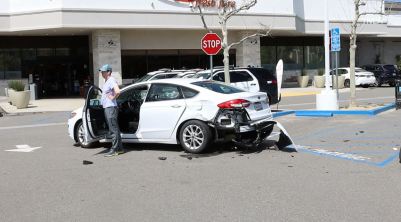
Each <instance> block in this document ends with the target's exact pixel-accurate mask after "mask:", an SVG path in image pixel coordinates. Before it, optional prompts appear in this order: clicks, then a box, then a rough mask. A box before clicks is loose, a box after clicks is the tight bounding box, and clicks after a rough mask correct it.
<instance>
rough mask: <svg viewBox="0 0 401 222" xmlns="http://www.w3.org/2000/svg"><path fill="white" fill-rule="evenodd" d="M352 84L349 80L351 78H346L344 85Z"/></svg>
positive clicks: (347, 86) (346, 86)
mask: <svg viewBox="0 0 401 222" xmlns="http://www.w3.org/2000/svg"><path fill="white" fill-rule="evenodd" d="M350 85H351V82H350V81H349V79H346V80H345V81H344V87H345V88H349V86H350Z"/></svg>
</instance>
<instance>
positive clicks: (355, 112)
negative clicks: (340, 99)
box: [295, 103, 395, 117]
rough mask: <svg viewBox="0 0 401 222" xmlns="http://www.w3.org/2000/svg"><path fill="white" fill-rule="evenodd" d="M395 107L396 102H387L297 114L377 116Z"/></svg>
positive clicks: (303, 111)
mask: <svg viewBox="0 0 401 222" xmlns="http://www.w3.org/2000/svg"><path fill="white" fill-rule="evenodd" d="M394 108H395V103H390V104H387V105H385V106H383V107H379V108H376V109H372V110H343V111H341V110H327V111H324V110H297V111H295V116H314V117H332V116H334V115H364V116H375V115H377V114H379V113H382V112H385V111H388V110H390V109H394Z"/></svg>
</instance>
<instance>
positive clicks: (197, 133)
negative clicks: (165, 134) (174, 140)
mask: <svg viewBox="0 0 401 222" xmlns="http://www.w3.org/2000/svg"><path fill="white" fill-rule="evenodd" d="M212 137H213V136H212V132H211V130H210V127H209V126H208V125H206V124H205V123H203V122H201V121H198V120H190V121H188V122H186V123H184V125H183V126H182V127H181V130H180V134H179V140H180V144H181V146H182V148H184V150H185V151H187V152H189V153H195V154H197V153H201V152H203V151H204V150H205V149H207V147H208V146H209V144H210V142H211V141H212Z"/></svg>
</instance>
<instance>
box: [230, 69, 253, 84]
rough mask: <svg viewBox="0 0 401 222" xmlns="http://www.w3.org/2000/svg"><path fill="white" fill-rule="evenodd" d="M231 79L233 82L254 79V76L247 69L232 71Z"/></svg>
mask: <svg viewBox="0 0 401 222" xmlns="http://www.w3.org/2000/svg"><path fill="white" fill-rule="evenodd" d="M230 79H231V82H232V83H237V82H250V81H253V78H252V76H251V75H249V73H247V72H245V71H233V72H230Z"/></svg>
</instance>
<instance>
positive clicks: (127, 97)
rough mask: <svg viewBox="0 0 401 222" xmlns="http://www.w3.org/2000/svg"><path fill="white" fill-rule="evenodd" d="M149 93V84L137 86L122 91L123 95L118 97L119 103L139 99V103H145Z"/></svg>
mask: <svg viewBox="0 0 401 222" xmlns="http://www.w3.org/2000/svg"><path fill="white" fill-rule="evenodd" d="M147 93H148V86H147V85H144V86H137V87H133V88H130V89H128V90H125V91H123V92H122V93H121V95H120V96H119V97H118V99H117V103H119V104H121V103H123V102H126V101H138V102H139V103H141V104H142V103H143V101H144V100H145V98H146V94H147Z"/></svg>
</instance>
